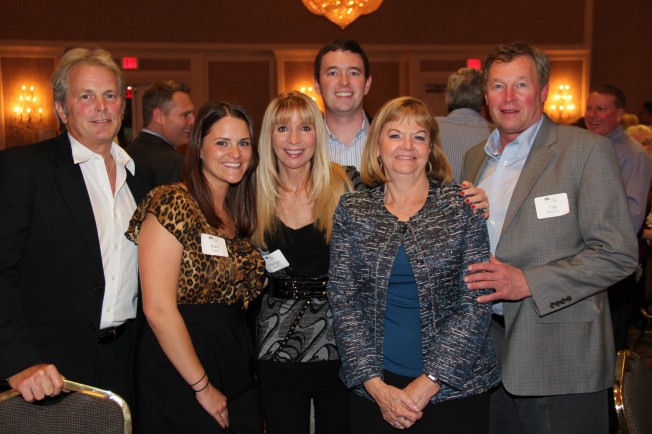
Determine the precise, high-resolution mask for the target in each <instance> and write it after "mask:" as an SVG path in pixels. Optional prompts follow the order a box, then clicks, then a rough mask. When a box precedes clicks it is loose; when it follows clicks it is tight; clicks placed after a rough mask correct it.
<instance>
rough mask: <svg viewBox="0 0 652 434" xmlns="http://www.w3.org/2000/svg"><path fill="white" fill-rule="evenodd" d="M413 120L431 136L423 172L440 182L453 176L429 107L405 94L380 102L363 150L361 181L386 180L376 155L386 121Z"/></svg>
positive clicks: (374, 184)
mask: <svg viewBox="0 0 652 434" xmlns="http://www.w3.org/2000/svg"><path fill="white" fill-rule="evenodd" d="M394 121H400V122H402V121H406V122H408V121H414V122H415V123H416V124H417V125H419V126H420V127H421V128H425V129H426V130H427V131H428V134H429V135H430V140H431V142H430V155H429V156H428V163H429V166H430V167H428V165H426V175H427V176H428V178H432V179H435V180H437V181H439V182H441V183H449V182H451V180H452V179H453V170H452V169H451V166H450V164H449V163H448V160H447V159H446V156H445V155H444V151H443V150H442V147H441V142H440V141H439V126H438V125H437V121H435V118H433V117H432V115H431V114H430V112H429V111H428V106H426V104H425V103H424V102H423V101H421V100H419V99H416V98H412V97H408V96H404V97H400V98H395V99H393V100H391V101H388V102H386V103H385V105H383V106H382V107H381V108H380V110H379V111H378V113H377V114H376V116H375V117H374V121H373V122H372V124H371V130H370V131H369V137H367V141H366V142H365V144H364V148H363V150H362V162H361V175H362V182H364V183H365V184H367V185H370V186H377V185H381V184H385V183H387V181H388V180H389V179H388V178H387V175H386V174H385V172H384V171H383V167H382V165H381V162H380V161H379V158H378V145H379V143H380V133H381V131H382V129H383V127H384V126H385V124H387V123H388V122H394Z"/></svg>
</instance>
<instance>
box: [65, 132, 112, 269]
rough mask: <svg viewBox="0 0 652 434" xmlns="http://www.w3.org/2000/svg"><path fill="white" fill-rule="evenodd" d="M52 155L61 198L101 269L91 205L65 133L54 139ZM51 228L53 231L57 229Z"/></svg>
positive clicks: (100, 257)
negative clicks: (55, 140)
mask: <svg viewBox="0 0 652 434" xmlns="http://www.w3.org/2000/svg"><path fill="white" fill-rule="evenodd" d="M52 158H53V160H54V164H55V166H56V169H55V170H56V172H55V173H56V177H57V182H58V183H59V191H60V192H61V197H62V198H63V200H64V202H65V203H66V206H67V207H68V209H69V210H70V213H71V214H72V216H73V218H74V219H75V221H76V222H77V226H78V227H79V230H80V231H81V233H82V235H83V237H84V239H85V240H86V244H87V245H88V249H89V250H90V252H91V254H92V255H93V258H94V259H95V261H96V262H97V264H98V266H99V267H100V269H103V265H102V254H101V252H100V240H99V238H98V236H97V225H96V223H95V216H94V215H93V206H92V205H91V199H90V197H89V196H88V191H87V190H86V183H85V182H84V176H83V175H82V172H81V168H80V167H79V166H78V165H76V164H74V163H73V160H72V148H71V145H70V141H69V140H68V135H67V134H66V133H64V134H62V135H60V136H59V137H58V138H57V142H56V144H55V147H54V151H53V155H52ZM54 229H55V230H56V228H54Z"/></svg>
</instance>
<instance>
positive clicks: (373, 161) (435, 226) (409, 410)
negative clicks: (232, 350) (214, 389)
mask: <svg viewBox="0 0 652 434" xmlns="http://www.w3.org/2000/svg"><path fill="white" fill-rule="evenodd" d="M451 177H452V171H451V169H450V166H449V164H448V162H447V161H446V158H445V157H444V155H443V153H442V150H441V146H440V144H439V143H438V129H437V124H436V122H435V121H434V119H433V118H432V116H431V115H430V113H428V109H427V107H426V105H425V104H424V103H423V102H421V101H419V100H416V99H413V98H397V99H394V100H392V101H389V102H388V103H387V104H385V105H384V106H383V108H381V110H380V111H379V113H378V114H377V115H376V117H375V118H374V121H373V124H372V126H371V132H370V135H369V139H368V141H367V143H366V144H365V148H364V150H363V158H362V179H363V181H364V182H365V183H366V184H368V185H372V186H375V188H372V189H370V190H368V191H361V192H355V193H351V194H348V195H346V196H344V197H343V198H342V200H341V201H340V204H339V206H338V207H337V210H336V212H335V217H334V223H333V236H332V241H331V260H330V264H331V265H330V273H329V276H330V282H329V284H328V296H329V301H330V303H331V306H332V308H333V315H334V328H335V333H336V336H337V344H338V349H339V353H340V358H341V360H342V366H343V378H344V381H345V383H346V385H347V386H348V387H351V388H355V390H354V393H352V395H351V409H350V414H351V425H352V432H354V433H371V432H373V433H384V432H393V431H395V430H396V429H405V428H410V432H411V433H431V432H435V431H436V432H441V433H446V432H455V433H474V434H476V433H481V432H487V431H488V426H489V420H488V413H489V396H488V392H487V391H488V390H489V389H490V388H492V387H493V386H495V385H497V384H498V383H499V379H500V378H499V372H498V368H497V366H496V357H495V353H494V350H493V347H492V343H491V339H490V336H489V333H488V332H489V322H490V319H491V306H489V305H487V304H480V303H477V302H476V301H475V299H476V297H477V296H478V295H479V294H476V293H473V294H472V293H471V292H470V291H468V290H467V289H466V286H465V284H464V282H463V278H464V275H465V274H466V267H467V265H468V264H473V263H474V262H481V261H487V260H488V259H489V243H488V236H487V231H486V226H485V222H484V220H483V219H482V218H481V215H480V214H479V213H478V212H476V211H474V210H472V209H471V208H470V207H468V206H466V205H465V204H464V201H463V199H462V198H461V196H460V191H461V190H460V187H459V186H456V185H448V184H447V183H448V182H449V181H450V179H451ZM370 398H373V400H374V401H375V402H374V401H372V400H371V399H370Z"/></svg>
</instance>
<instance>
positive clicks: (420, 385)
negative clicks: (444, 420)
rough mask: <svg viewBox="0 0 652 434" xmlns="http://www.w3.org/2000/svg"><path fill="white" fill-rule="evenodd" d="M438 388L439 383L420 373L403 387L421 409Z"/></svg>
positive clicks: (436, 392) (439, 388)
mask: <svg viewBox="0 0 652 434" xmlns="http://www.w3.org/2000/svg"><path fill="white" fill-rule="evenodd" d="M440 390H441V385H440V384H439V383H435V382H434V381H432V380H431V379H430V378H428V377H427V376H426V374H421V376H419V377H417V378H415V379H414V380H412V382H411V383H410V384H408V385H407V386H405V388H404V389H403V391H404V392H405V393H407V395H408V396H409V397H411V398H412V400H414V402H415V403H416V404H417V406H418V407H419V409H421V410H423V409H424V408H425V406H426V405H427V404H428V402H430V398H432V397H433V396H435V395H436V394H438V393H439V391H440Z"/></svg>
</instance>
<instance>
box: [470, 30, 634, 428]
mask: <svg viewBox="0 0 652 434" xmlns="http://www.w3.org/2000/svg"><path fill="white" fill-rule="evenodd" d="M549 71H550V66H549V61H548V58H547V56H546V55H545V54H544V53H543V52H542V51H541V50H538V49H536V48H533V47H530V46H529V45H527V44H525V43H522V42H519V43H512V44H507V45H503V46H499V47H497V48H496V49H494V51H492V53H490V54H489V56H488V57H487V59H486V61H485V71H484V79H485V96H486V99H487V103H488V106H489V111H490V112H491V117H492V119H493V121H494V122H495V123H496V126H497V129H496V130H495V131H494V132H493V133H492V134H491V136H490V137H489V139H488V141H487V143H486V144H479V145H477V146H476V147H474V148H472V149H471V150H469V152H468V153H467V155H466V158H465V163H464V176H465V177H468V179H474V180H476V182H478V183H479V184H478V185H479V186H480V187H482V188H484V189H485V190H486V191H487V195H488V196H489V200H490V202H491V215H490V217H489V219H488V221H487V226H488V229H489V239H490V245H491V250H492V252H493V253H494V254H495V258H492V259H491V261H490V262H487V263H483V264H472V265H471V266H469V269H470V270H471V271H472V272H474V273H475V274H471V275H469V276H467V277H466V278H465V280H466V281H467V282H468V288H469V289H471V290H475V289H480V288H494V289H495V293H493V294H491V295H488V296H483V297H479V299H478V300H479V301H480V302H493V301H497V302H502V303H499V304H497V305H494V311H495V312H496V315H494V320H493V321H492V334H493V337H494V343H495V345H496V350H497V353H498V357H499V360H500V364H501V373H502V379H503V386H501V387H500V388H499V389H498V390H497V391H496V392H494V393H493V394H492V397H491V428H490V429H491V432H492V433H501V434H510V433H527V434H533V433H534V434H536V433H550V434H552V433H555V434H562V433H568V434H571V433H572V434H578V433H593V434H596V433H605V434H606V433H607V432H608V418H607V405H608V403H607V389H609V388H611V386H612V385H613V372H614V363H615V353H614V346H613V337H612V333H611V322H610V320H609V313H608V304H607V295H606V292H605V288H607V287H608V286H609V285H611V284H613V283H614V282H617V281H618V280H620V279H622V278H623V277H625V276H627V275H628V274H630V273H631V272H632V271H633V270H634V268H635V266H636V259H637V258H636V257H637V252H636V238H635V236H634V231H633V229H632V221H631V218H630V215H629V211H628V209H627V200H626V197H625V193H624V191H623V186H622V181H621V178H620V172H619V168H618V160H617V159H616V155H615V153H614V150H613V147H612V146H611V144H610V143H609V141H608V140H605V139H604V138H602V137H600V136H597V135H595V134H591V133H589V132H587V131H585V130H582V129H579V128H575V127H567V126H560V125H556V124H555V123H554V122H552V121H551V120H550V119H549V118H548V117H547V116H545V115H543V113H542V110H543V103H544V102H545V100H546V97H547V95H548V77H549ZM480 271H484V272H480ZM503 314H504V316H503Z"/></svg>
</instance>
